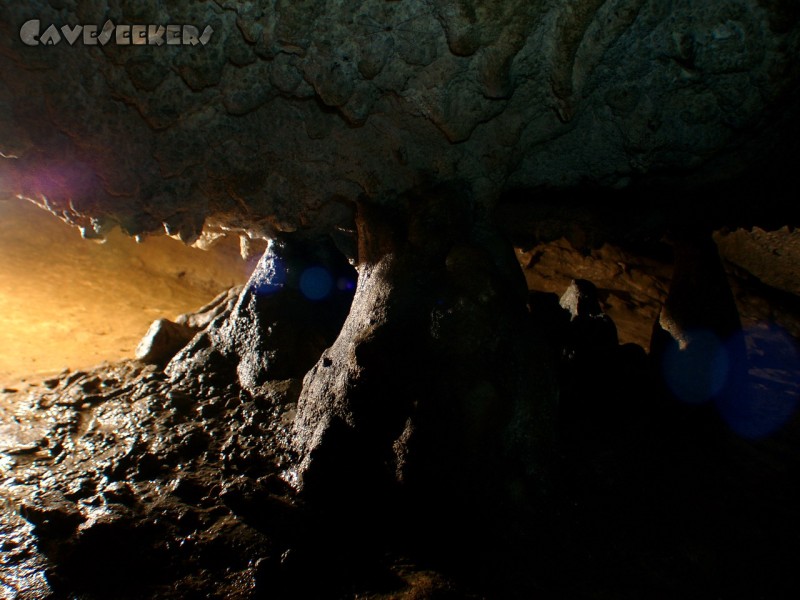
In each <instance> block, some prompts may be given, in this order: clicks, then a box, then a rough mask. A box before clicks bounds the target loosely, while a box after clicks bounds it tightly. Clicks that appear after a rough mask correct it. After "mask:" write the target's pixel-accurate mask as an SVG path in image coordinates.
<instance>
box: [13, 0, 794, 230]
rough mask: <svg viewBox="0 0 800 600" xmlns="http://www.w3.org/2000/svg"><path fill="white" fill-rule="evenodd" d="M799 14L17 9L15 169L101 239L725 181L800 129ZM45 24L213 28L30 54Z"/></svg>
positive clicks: (679, 1)
mask: <svg viewBox="0 0 800 600" xmlns="http://www.w3.org/2000/svg"><path fill="white" fill-rule="evenodd" d="M798 17H800V9H799V8H798V5H797V3H796V2H793V1H792V0H720V1H717V2H713V3H712V2H706V3H698V2H691V1H689V0H673V1H670V2H665V1H663V0H607V1H603V0H567V1H564V0H562V1H557V0H535V1H531V0H507V1H502V0H494V1H490V2H478V1H476V0H458V1H452V2H446V1H443V0H428V1H415V2H412V1H409V0H395V1H382V0H327V1H324V0H319V1H309V0H306V1H298V0H291V1H287V0H271V1H270V0H262V1H248V2H235V1H232V0H224V1H223V0H217V1H216V2H212V1H197V2H190V1H188V0H182V1H175V2H169V3H167V2H147V3H143V2H133V1H129V2H125V1H123V0H92V1H87V2H76V1H75V0H51V1H50V2H43V1H39V2H33V1H25V2H22V1H11V2H3V3H2V6H0V152H2V154H3V155H4V157H10V158H5V159H0V178H3V179H5V183H4V186H5V187H6V188H7V189H8V190H10V191H12V192H14V193H21V194H23V195H25V196H28V197H31V198H34V199H39V200H40V201H42V202H43V200H42V196H44V197H46V198H47V204H48V205H49V206H50V207H51V208H52V209H53V210H54V211H55V212H57V213H60V214H61V215H62V216H63V217H64V218H66V219H67V220H70V221H72V222H75V223H76V224H77V225H79V226H81V227H84V228H85V230H86V233H87V235H96V234H102V232H103V231H104V230H105V229H106V228H108V227H110V226H113V225H115V224H120V225H121V226H122V227H123V229H124V230H125V231H126V232H128V233H130V234H132V235H140V234H147V233H151V232H157V231H163V230H164V229H166V230H167V232H168V233H172V234H175V233H177V234H180V236H181V237H182V238H183V239H185V240H187V241H191V240H194V239H195V238H196V237H197V235H198V234H199V232H200V230H201V229H202V227H203V223H204V220H206V219H207V218H208V219H209V223H211V224H212V225H213V224H216V225H224V226H229V227H240V228H246V229H249V230H251V231H254V232H255V233H256V234H259V235H270V234H273V233H274V232H275V231H281V230H282V231H292V230H297V229H301V230H315V229H316V230H329V229H330V228H332V227H334V226H337V225H343V226H348V223H349V221H350V219H351V209H350V208H349V204H350V201H353V200H355V199H358V198H366V199H369V200H372V201H376V202H380V203H393V202H396V201H397V199H398V198H399V197H400V196H401V195H402V194H404V193H406V192H408V191H410V190H419V189H421V188H427V187H430V186H434V185H437V184H442V183H444V184H450V183H454V182H457V183H458V184H459V185H461V186H463V187H464V189H469V190H470V191H471V193H472V195H473V196H474V198H475V199H476V202H477V203H478V204H479V205H487V206H488V205H492V204H493V203H495V202H496V201H497V199H498V198H500V197H501V196H502V195H503V194H506V193H508V192H511V191H515V192H519V191H520V190H522V195H523V199H524V202H525V203H529V204H535V203H536V198H537V194H536V191H537V190H542V189H550V190H552V189H555V190H564V189H567V190H569V189H575V188H579V189H585V188H592V189H600V190H602V189H621V188H635V189H639V188H640V187H641V185H642V183H643V182H644V183H648V182H650V183H652V182H656V183H657V184H658V185H659V186H661V188H660V189H663V186H665V185H666V186H667V187H670V188H685V187H686V185H694V184H697V183H708V182H716V181H720V180H728V179H730V178H732V177H733V176H734V175H737V174H740V173H741V172H742V171H747V168H748V165H749V168H751V170H752V171H753V172H759V171H761V170H763V169H764V168H766V166H768V165H769V164H772V163H774V161H775V160H777V158H779V157H780V156H781V155H785V154H786V148H787V140H788V141H789V142H791V140H792V139H793V136H792V134H791V131H790V126H792V125H793V124H795V123H796V122H797V119H796V106H795V105H796V98H797V87H798V86H797V83H798V77H797V75H798V64H797V61H796V57H797V56H798V55H800V40H799V39H798V25H797V22H798ZM32 18H36V19H40V20H41V22H42V24H43V28H44V27H46V26H47V25H48V24H50V23H53V24H56V25H58V26H60V25H62V24H73V25H74V24H97V25H101V26H102V24H103V23H104V22H105V21H106V20H107V19H111V20H112V21H114V22H115V23H118V24H119V23H127V24H137V23H138V24H150V23H153V24H167V23H189V24H194V25H196V26H198V27H199V28H200V29H201V30H202V28H203V27H205V26H207V25H211V26H212V27H213V29H214V34H213V36H212V38H211V40H210V42H209V43H208V44H207V45H206V46H202V45H198V46H195V47H188V46H166V45H165V46H161V47H155V46H117V45H116V44H114V43H110V44H108V45H105V46H84V45H82V44H80V43H76V44H75V45H74V46H70V45H68V44H67V43H66V42H65V41H62V42H61V43H60V44H58V45H56V46H47V47H43V46H38V47H29V46H26V45H23V43H22V42H21V41H20V37H19V28H20V26H21V24H22V23H23V22H25V21H27V20H28V19H32ZM783 134H786V135H785V139H784V137H782V136H783ZM598 197H599V196H598ZM598 197H588V198H584V199H582V200H581V203H582V205H586V206H587V207H589V209H590V210H594V209H596V208H597V204H598V200H597V198H598ZM709 201H711V200H709ZM759 202H760V201H759ZM759 202H754V203H753V204H758V203H759ZM691 203H694V199H693V200H691ZM600 211H601V212H602V207H600ZM745 212H746V211H745Z"/></svg>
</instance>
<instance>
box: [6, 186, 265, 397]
mask: <svg viewBox="0 0 800 600" xmlns="http://www.w3.org/2000/svg"><path fill="white" fill-rule="evenodd" d="M238 249H239V246H238V241H236V240H226V241H224V242H222V243H221V245H220V246H218V247H216V248H214V251H211V252H205V251H202V250H198V249H195V248H188V247H186V246H184V245H183V244H181V243H179V242H176V241H174V240H172V239H169V238H166V237H159V238H150V239H147V240H146V241H145V243H143V244H137V243H136V242H135V241H133V240H132V239H130V238H128V237H126V236H124V235H123V234H122V233H120V232H119V231H115V232H113V233H112V234H111V235H110V236H109V239H108V241H107V243H105V244H102V245H100V244H96V243H93V242H90V241H87V240H84V239H81V237H80V234H79V233H78V230H77V229H74V228H72V227H69V226H68V225H66V224H64V223H62V222H61V221H60V220H58V219H57V218H55V217H54V216H52V215H50V214H48V213H47V212H45V211H43V210H41V209H39V208H37V207H36V206H33V205H32V204H30V203H28V202H24V201H20V200H18V199H16V198H10V197H8V196H6V197H2V198H0V385H3V384H11V383H12V382H13V381H15V380H17V379H19V378H20V377H21V376H28V375H42V374H47V373H53V372H57V371H60V370H62V369H64V368H71V369H77V368H87V367H90V366H93V365H95V364H97V363H99V362H102V361H104V360H116V359H120V358H124V357H132V356H133V352H134V349H135V348H136V344H137V343H138V341H139V339H140V338H141V337H142V336H143V335H144V333H145V332H146V330H147V328H148V326H149V325H150V323H151V322H152V321H153V320H154V319H156V318H159V317H165V318H175V317H176V316H177V315H178V314H180V313H183V312H188V311H191V310H193V309H196V308H199V307H200V306H202V305H203V304H205V303H206V302H207V301H209V300H210V299H211V298H213V297H214V296H215V295H216V294H217V293H218V292H219V291H221V290H222V289H225V288H227V287H229V286H231V285H236V284H239V283H243V282H244V281H246V279H247V276H248V273H249V271H250V270H252V267H253V266H254V265H253V263H252V261H249V262H248V263H245V261H243V260H242V259H241V257H240V256H239V253H238Z"/></svg>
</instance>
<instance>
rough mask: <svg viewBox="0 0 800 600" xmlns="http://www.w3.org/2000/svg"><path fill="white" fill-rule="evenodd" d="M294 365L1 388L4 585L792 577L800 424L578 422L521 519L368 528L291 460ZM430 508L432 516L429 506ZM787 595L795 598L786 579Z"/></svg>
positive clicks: (677, 582) (766, 580) (394, 590)
mask: <svg viewBox="0 0 800 600" xmlns="http://www.w3.org/2000/svg"><path fill="white" fill-rule="evenodd" d="M299 388H300V381H298V380H287V381H275V382H269V383H268V384H266V385H265V386H264V388H263V389H262V390H261V393H260V394H258V397H253V396H251V395H250V394H249V393H247V392H245V391H243V390H241V389H240V388H238V386H237V385H235V384H230V383H227V384H226V383H225V382H221V381H217V380H215V377H214V374H213V373H212V372H209V373H208V374H207V376H206V375H201V376H200V377H198V378H197V380H196V381H193V382H191V383H189V384H186V383H184V384H181V385H175V384H173V383H171V382H169V381H168V380H167V379H166V377H165V375H164V374H163V372H162V371H160V370H158V369H156V368H155V367H152V366H144V365H142V364H139V363H137V362H134V361H124V362H118V363H107V364H105V365H101V366H100V367H97V368H95V369H92V370H87V371H73V372H65V373H62V374H61V375H60V376H58V377H54V378H51V379H47V380H44V381H41V382H37V383H29V384H27V385H26V387H24V388H20V389H18V390H15V391H11V390H6V391H5V392H3V395H4V396H5V398H4V400H6V401H5V402H3V403H0V404H1V405H2V406H3V408H2V411H3V414H2V415H0V417H2V418H1V419H0V422H2V423H3V426H2V427H3V429H2V431H0V439H2V447H0V469H1V470H2V482H0V496H1V497H2V499H3V505H2V510H0V514H1V515H2V517H0V529H1V531H0V533H2V553H1V554H0V557H1V558H0V586H2V587H0V596H2V597H8V598H20V599H22V600H28V599H37V600H38V599H41V598H62V597H63V598H67V597H69V598H82V599H86V600H92V599H97V600H100V599H103V598H176V599H177V598H234V599H236V598H242V599H244V598H283V597H286V598H288V597H309V598H531V597H544V598H549V597H575V598H641V597H663V598H672V597H674V598H677V597H680V598H709V597H718V598H739V597H742V598H744V597H749V598H756V597H764V598H766V597H770V598H776V597H789V596H791V590H796V589H800V588H798V583H800V582H799V581H798V571H797V569H796V560H797V558H798V549H797V544H796V540H797V533H798V532H800V527H799V526H800V516H798V512H797V509H796V507H797V506H798V500H800V489H798V483H799V482H800V477H798V475H799V474H800V445H798V443H797V442H798V439H800V423H798V419H797V418H795V419H794V421H793V422H792V423H791V424H790V425H789V426H787V427H786V428H784V430H782V431H781V432H779V433H778V434H776V435H774V436H772V437H770V438H768V439H765V440H762V441H747V440H744V439H742V438H738V437H736V436H733V435H731V434H730V433H729V432H727V433H726V432H724V431H722V430H721V429H720V428H719V427H718V426H716V425H713V424H711V425H710V424H709V423H708V422H707V420H706V419H705V417H703V416H702V415H701V416H700V418H696V417H697V415H696V414H689V413H675V414H673V415H672V416H670V417H668V418H666V419H659V420H658V421H657V422H649V423H648V422H644V423H642V424H641V427H639V428H637V429H636V430H631V431H629V432H628V433H627V434H626V435H624V436H619V435H609V432H608V431H604V430H603V429H602V427H597V426H596V425H593V424H592V423H589V422H584V423H582V424H580V425H579V426H577V427H574V428H571V429H569V430H565V431H564V432H563V449H562V452H561V456H560V457H559V463H558V468H557V470H556V472H555V474H554V476H553V478H552V479H551V489H549V490H548V491H547V493H546V494H545V495H544V497H543V498H542V500H541V502H540V503H538V504H537V506H535V507H531V510H530V511H529V512H527V513H526V514H524V515H520V516H514V515H508V514H503V513H500V512H498V513H493V512H492V511H491V510H488V511H487V512H486V513H484V514H477V513H476V514H470V513H467V514H464V513H462V512H460V511H459V510H458V507H453V515H458V516H457V517H454V518H453V519H452V521H451V522H447V520H442V521H439V520H437V519H439V517H438V516H437V517H435V518H434V519H433V520H432V519H431V518H430V515H425V514H421V513H420V512H416V513H412V514H404V513H403V507H402V506H400V507H398V506H394V507H391V508H387V509H386V510H384V509H382V508H380V507H375V513H374V514H371V515H364V521H365V523H366V524H367V525H359V524H358V523H357V522H355V521H352V515H351V516H350V520H348V519H345V520H344V521H345V522H342V520H343V519H342V516H341V515H337V514H327V513H326V512H325V511H321V512H320V511H318V510H312V509H311V508H309V507H307V506H305V505H304V502H303V501H302V500H300V499H298V498H297V497H296V496H295V495H294V493H293V491H292V489H291V488H290V487H289V486H287V485H286V484H285V483H284V480H283V478H282V477H281V474H282V471H283V469H285V468H286V465H287V461H289V460H290V459H291V456H290V455H289V454H287V452H286V451H285V450H284V449H283V448H285V445H284V442H285V441H286V436H287V435H288V431H289V426H290V423H291V419H292V417H293V414H294V408H295V402H296V399H297V395H298V394H299ZM423 512H424V511H423ZM787 594H788V596H787Z"/></svg>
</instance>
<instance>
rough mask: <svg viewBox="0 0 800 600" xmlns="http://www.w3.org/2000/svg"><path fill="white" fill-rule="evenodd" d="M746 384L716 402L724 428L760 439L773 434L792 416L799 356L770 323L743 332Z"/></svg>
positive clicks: (799, 385) (798, 390) (798, 383)
mask: <svg viewBox="0 0 800 600" xmlns="http://www.w3.org/2000/svg"><path fill="white" fill-rule="evenodd" d="M743 337H744V339H745V340H747V342H748V344H747V345H748V350H749V352H748V377H747V384H746V385H742V386H736V387H735V388H734V389H732V390H730V393H728V394H726V395H725V396H722V397H720V398H718V399H717V400H716V404H717V409H718V410H719V413H720V415H721V416H722V418H723V419H724V420H725V422H726V423H727V425H728V427H730V429H731V430H732V431H734V432H735V433H737V434H738V435H740V436H742V437H745V438H749V439H760V438H764V437H767V436H769V435H772V434H773V433H776V432H777V431H779V430H780V429H781V428H783V426H784V425H786V424H787V423H788V422H789V421H790V420H791V419H792V417H793V416H794V414H795V412H796V411H797V408H798V396H799V395H800V352H799V351H798V347H797V342H796V341H795V340H794V339H793V338H792V336H791V335H790V334H789V333H787V332H786V331H784V330H783V329H781V328H780V327H778V326H776V325H775V324H772V323H761V324H758V325H756V326H754V327H751V328H749V329H747V330H746V331H745V332H744V333H743Z"/></svg>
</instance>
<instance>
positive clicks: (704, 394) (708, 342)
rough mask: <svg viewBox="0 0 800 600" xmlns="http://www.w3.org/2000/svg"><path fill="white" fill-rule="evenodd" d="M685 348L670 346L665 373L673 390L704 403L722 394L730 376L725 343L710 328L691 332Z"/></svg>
mask: <svg viewBox="0 0 800 600" xmlns="http://www.w3.org/2000/svg"><path fill="white" fill-rule="evenodd" d="M687 339H688V343H687V344H686V346H685V347H684V348H679V347H678V345H677V344H676V345H673V346H670V348H669V349H668V350H667V352H666V353H665V355H664V361H663V363H662V373H663V375H664V381H666V383H667V385H668V386H669V388H670V390H671V391H672V393H673V394H675V396H676V397H677V398H679V399H680V400H682V401H683V402H686V403H687V404H702V403H704V402H708V401H709V400H711V399H712V398H713V397H714V396H716V395H717V394H719V392H720V391H721V390H722V388H723V387H724V386H725V383H726V381H727V378H728V371H729V370H730V360H729V357H728V352H727V349H726V348H725V344H724V343H723V342H722V340H720V339H719V338H718V337H717V336H716V335H714V334H713V333H711V332H710V331H694V332H691V333H690V334H689V335H687Z"/></svg>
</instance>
